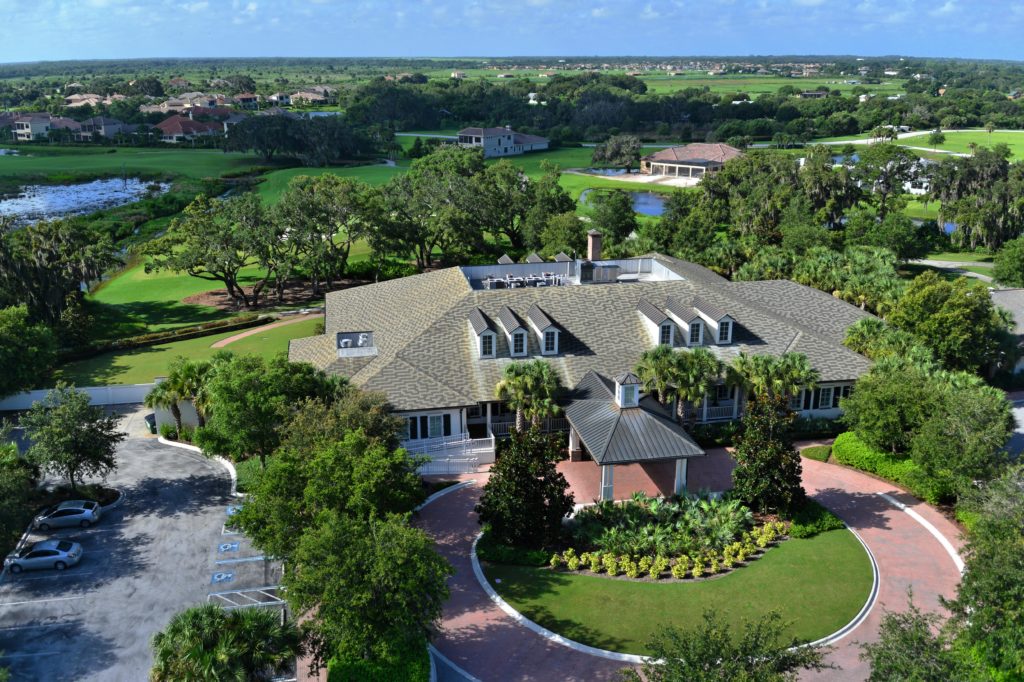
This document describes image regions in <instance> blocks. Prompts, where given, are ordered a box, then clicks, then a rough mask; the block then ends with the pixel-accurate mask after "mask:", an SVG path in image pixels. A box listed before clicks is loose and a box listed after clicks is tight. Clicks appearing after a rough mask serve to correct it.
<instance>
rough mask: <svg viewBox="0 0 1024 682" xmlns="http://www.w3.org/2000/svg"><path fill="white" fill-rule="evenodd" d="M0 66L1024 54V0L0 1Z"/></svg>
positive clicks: (1021, 57)
mask: <svg viewBox="0 0 1024 682" xmlns="http://www.w3.org/2000/svg"><path fill="white" fill-rule="evenodd" d="M0 17H2V19H0V63H3V62H21V61H39V60H58V59H118V58H140V57H275V56H281V57H364V56H375V57H426V56H437V57H451V56H534V55H537V56H552V55H560V56H561V55H572V56H582V55H650V56H672V55H685V56H689V55H730V56H733V55H735V56H739V55H779V54H782V55H786V54H799V55H810V54H855V55H861V56H874V55H907V56H922V57H968V58H972V57H973V58H985V59H1012V60H1024V0H464V1H462V2H456V1H454V0H418V1H414V0H29V1H27V2H26V1H25V0H0Z"/></svg>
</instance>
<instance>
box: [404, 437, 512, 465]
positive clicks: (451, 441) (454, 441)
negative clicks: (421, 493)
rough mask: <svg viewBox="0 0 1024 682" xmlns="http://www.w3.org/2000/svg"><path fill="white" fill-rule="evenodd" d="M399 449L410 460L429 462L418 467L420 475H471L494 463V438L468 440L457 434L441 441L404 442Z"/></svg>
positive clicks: (428, 439)
mask: <svg viewBox="0 0 1024 682" xmlns="http://www.w3.org/2000/svg"><path fill="white" fill-rule="evenodd" d="M402 446H403V447H404V448H405V449H406V450H407V451H408V452H409V454H411V455H414V456H426V457H429V458H430V460H429V461H427V462H425V463H424V464H422V465H421V466H420V469H419V471H420V474H424V475H426V474H464V473H472V472H474V471H476V470H477V467H479V466H480V465H481V464H490V463H492V462H494V437H493V436H491V437H487V438H470V437H469V434H468V433H460V434H456V435H453V436H446V437H444V438H424V439H422V440H407V441H404V442H403V443H402Z"/></svg>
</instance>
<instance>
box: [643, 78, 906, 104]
mask: <svg viewBox="0 0 1024 682" xmlns="http://www.w3.org/2000/svg"><path fill="white" fill-rule="evenodd" d="M640 80H642V81H643V82H644V83H646V84H647V92H654V93H659V94H665V93H671V92H678V91H679V90H685V89H686V88H703V87H707V88H708V89H709V90H710V91H711V92H714V93H719V94H727V93H736V92H745V93H747V94H748V95H750V97H751V99H756V98H757V95H763V94H774V93H775V92H778V90H779V88H781V87H784V86H787V85H788V86H791V87H794V88H797V89H798V90H817V89H818V88H822V87H825V88H828V89H829V90H840V91H842V92H843V93H845V94H848V93H850V92H851V91H853V89H854V88H857V87H860V88H864V89H865V90H866V91H867V92H871V93H874V94H878V95H892V94H896V93H899V92H903V86H902V85H901V84H900V83H898V82H895V81H892V82H890V81H886V82H883V83H878V84H874V85H850V84H847V83H844V82H843V81H844V80H846V79H844V78H840V77H837V76H836V77H830V78H786V77H783V76H757V75H753V74H734V75H732V74H730V75H724V76H709V75H707V73H701V72H695V73H692V74H691V73H686V74H684V75H681V76H669V75H657V76H641V77H640ZM851 80H852V79H851Z"/></svg>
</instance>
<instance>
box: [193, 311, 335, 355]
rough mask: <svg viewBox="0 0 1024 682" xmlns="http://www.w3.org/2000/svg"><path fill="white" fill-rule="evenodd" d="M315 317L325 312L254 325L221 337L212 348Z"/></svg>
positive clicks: (212, 344) (211, 345)
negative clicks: (226, 336) (223, 337)
mask: <svg viewBox="0 0 1024 682" xmlns="http://www.w3.org/2000/svg"><path fill="white" fill-rule="evenodd" d="M314 317H323V313H310V314H308V315H296V316H294V317H289V318H287V319H284V320H278V321H277V322H271V323H270V324H264V325H261V326H259V327H253V328H252V329H246V330H245V331H244V332H239V333H238V334H235V335H234V336H229V337H228V338H226V339H221V340H220V341H214V342H213V343H211V344H210V348H223V347H224V346H227V345H229V344H232V343H234V342H235V341H239V340H241V339H244V338H245V337H247V336H253V335H255V334H262V333H263V332H265V331H267V330H268V329H274V328H275V327H284V326H285V325H289V324H295V323H296V322H302V321H304V320H311V319H313V318H314Z"/></svg>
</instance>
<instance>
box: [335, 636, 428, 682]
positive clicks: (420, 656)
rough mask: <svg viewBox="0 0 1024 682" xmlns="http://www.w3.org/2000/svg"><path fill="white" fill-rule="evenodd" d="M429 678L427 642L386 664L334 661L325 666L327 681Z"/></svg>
mask: <svg viewBox="0 0 1024 682" xmlns="http://www.w3.org/2000/svg"><path fill="white" fill-rule="evenodd" d="M429 679H430V654H428V653H427V643H426V642H424V643H423V645H422V646H420V647H418V648H416V649H412V650H407V651H403V652H399V653H398V655H396V656H395V658H393V659H390V660H386V661H366V660H361V659H357V660H348V659H343V658H334V659H331V661H330V662H329V663H328V664H327V682H399V681H400V682H427V680H429Z"/></svg>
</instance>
